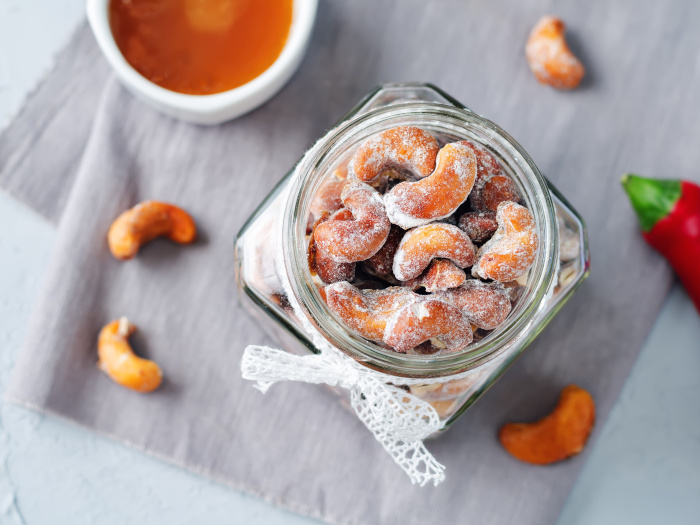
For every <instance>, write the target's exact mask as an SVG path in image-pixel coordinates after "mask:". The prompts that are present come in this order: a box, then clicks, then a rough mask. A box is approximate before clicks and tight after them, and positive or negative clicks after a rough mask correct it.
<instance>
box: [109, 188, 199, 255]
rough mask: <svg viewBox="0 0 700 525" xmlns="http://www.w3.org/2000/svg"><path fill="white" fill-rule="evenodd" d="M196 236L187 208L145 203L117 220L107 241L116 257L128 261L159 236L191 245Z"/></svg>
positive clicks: (159, 203)
mask: <svg viewBox="0 0 700 525" xmlns="http://www.w3.org/2000/svg"><path fill="white" fill-rule="evenodd" d="M196 235H197V228H196V226H195V224H194V221H193V220H192V217H190V215H189V214H188V213H187V212H186V211H184V210H183V209H181V208H178V207H177V206H174V205H172V204H167V203H165V202H158V201H144V202H141V203H139V204H137V205H136V206H134V207H133V208H131V209H129V210H127V211H125V212H124V213H122V214H121V215H120V216H119V217H117V218H116V220H115V221H114V222H113V223H112V225H111V226H110V228H109V232H108V233H107V241H108V243H109V249H110V251H111V252H112V255H114V257H116V258H117V259H121V260H126V259H131V258H132V257H134V256H135V255H136V254H137V253H138V251H139V249H140V248H141V246H143V245H144V244H145V243H147V242H148V241H151V240H153V239H155V238H156V237H167V238H168V239H170V240H171V241H174V242H176V243H179V244H188V243H191V242H192V241H194V239H195V236H196Z"/></svg>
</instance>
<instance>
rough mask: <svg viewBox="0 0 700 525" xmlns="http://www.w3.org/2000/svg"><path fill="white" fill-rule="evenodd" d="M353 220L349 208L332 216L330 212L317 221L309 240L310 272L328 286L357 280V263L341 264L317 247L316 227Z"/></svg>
mask: <svg viewBox="0 0 700 525" xmlns="http://www.w3.org/2000/svg"><path fill="white" fill-rule="evenodd" d="M351 220H353V216H352V213H350V210H348V209H347V208H341V209H340V210H337V211H336V212H335V213H333V214H332V215H330V214H329V213H328V212H324V214H323V215H322V216H321V217H320V218H319V219H318V221H316V223H315V224H314V227H313V228H312V231H311V237H310V238H309V253H308V259H309V270H310V271H311V274H312V275H313V274H314V273H316V274H317V275H318V277H319V278H320V279H321V280H322V281H323V282H324V283H326V284H331V283H337V282H340V281H352V280H353V279H354V278H355V266H356V265H357V263H354V262H351V263H339V262H336V261H335V260H333V259H332V258H331V257H329V256H328V255H327V254H326V253H325V252H324V251H323V250H322V249H320V248H319V247H318V246H317V245H316V241H315V240H314V233H315V231H316V227H317V226H318V225H319V224H321V223H323V222H325V221H351Z"/></svg>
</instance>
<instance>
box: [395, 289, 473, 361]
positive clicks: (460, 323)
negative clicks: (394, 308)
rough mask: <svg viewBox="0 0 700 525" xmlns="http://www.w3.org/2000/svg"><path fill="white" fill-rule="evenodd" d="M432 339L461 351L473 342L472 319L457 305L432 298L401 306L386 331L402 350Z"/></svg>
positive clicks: (447, 349)
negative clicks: (470, 320)
mask: <svg viewBox="0 0 700 525" xmlns="http://www.w3.org/2000/svg"><path fill="white" fill-rule="evenodd" d="M431 339H437V341H439V343H440V345H441V346H444V349H445V351H446V352H457V351H459V350H461V349H463V348H464V347H465V346H467V345H468V344H469V343H471V342H472V328H471V323H470V322H469V319H467V317H466V316H465V315H464V313H463V312H462V310H461V309H459V308H457V307H456V306H454V305H451V304H448V303H446V302H444V301H440V300H438V299H428V300H426V301H421V302H417V303H413V304H409V305H407V306H404V307H403V308H401V309H400V310H399V311H398V312H396V313H395V314H394V315H393V316H392V318H391V319H390V321H389V322H388V323H387V325H386V329H385V331H384V342H385V343H386V344H388V345H390V346H393V347H394V350H396V351H397V352H401V353H406V352H407V351H409V350H410V349H412V348H414V347H415V346H417V345H419V344H420V343H422V342H424V341H428V340H431Z"/></svg>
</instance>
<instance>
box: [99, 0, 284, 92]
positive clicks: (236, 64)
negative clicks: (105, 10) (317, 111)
mask: <svg viewBox="0 0 700 525" xmlns="http://www.w3.org/2000/svg"><path fill="white" fill-rule="evenodd" d="M109 15H110V25H111V28H112V33H113V35H114V39H115V41H116V43H117V46H118V47H119V50H120V51H121V52H122V54H123V55H124V58H126V60H127V62H129V64H131V66H132V67H133V68H134V69H136V71H138V72H139V73H140V74H141V75H143V76H144V77H146V78H147V79H148V80H150V81H151V82H154V83H155V84H158V85H159V86H162V87H164V88H166V89H169V90H172V91H177V92H179V93H187V94H190V95H210V94H213V93H221V92H222V91H227V90H229V89H233V88H235V87H238V86H241V85H243V84H245V83H247V82H250V81H251V80H253V79H254V78H255V77H257V76H259V75H260V74H261V73H263V72H264V71H265V70H266V69H267V68H269V67H270V66H271V65H272V64H273V62H274V61H275V60H276V59H277V57H279V55H280V53H281V52H282V48H283V47H284V45H285V42H286V41H287V37H288V35H289V28H290V26H291V23H292V0H111V2H110V6H109Z"/></svg>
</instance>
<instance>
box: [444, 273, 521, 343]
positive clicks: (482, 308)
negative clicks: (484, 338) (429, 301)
mask: <svg viewBox="0 0 700 525" xmlns="http://www.w3.org/2000/svg"><path fill="white" fill-rule="evenodd" d="M435 297H436V298H438V299H442V300H443V301H445V302H448V303H450V304H454V305H455V306H457V307H459V308H461V309H462V311H463V312H464V314H465V315H466V316H467V318H468V319H469V321H471V322H472V324H474V325H476V326H478V327H479V328H483V329H484V330H493V329H494V328H496V327H498V325H500V324H501V323H502V322H503V321H505V319H506V317H508V314H509V313H510V309H511V303H510V299H509V298H508V293H507V292H506V290H505V289H504V288H503V286H502V285H501V284H499V283H484V282H481V281H478V280H476V279H471V280H469V281H467V282H466V283H464V285H463V286H460V287H459V288H451V289H449V290H445V291H438V292H437V293H436V294H435Z"/></svg>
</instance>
